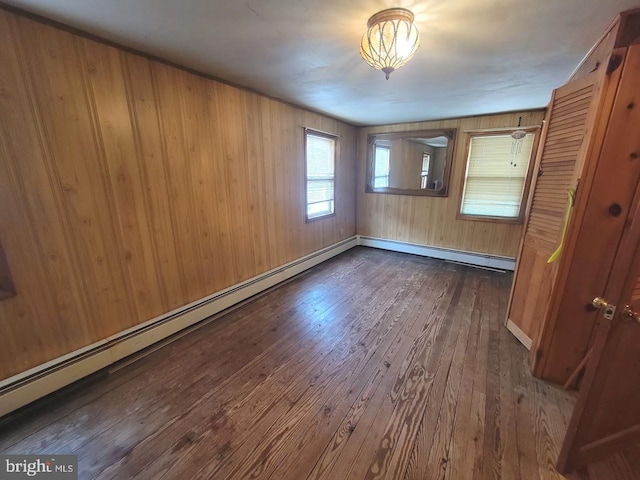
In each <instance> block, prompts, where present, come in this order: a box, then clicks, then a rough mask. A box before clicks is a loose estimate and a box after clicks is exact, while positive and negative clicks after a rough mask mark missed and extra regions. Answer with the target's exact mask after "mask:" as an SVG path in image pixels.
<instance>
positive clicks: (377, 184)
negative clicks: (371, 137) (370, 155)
mask: <svg viewBox="0 0 640 480" xmlns="http://www.w3.org/2000/svg"><path fill="white" fill-rule="evenodd" d="M390 158H391V147H388V146H385V145H376V147H375V151H374V162H373V188H386V187H388V186H389V159H390Z"/></svg>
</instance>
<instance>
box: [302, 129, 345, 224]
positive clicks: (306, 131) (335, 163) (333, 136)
mask: <svg viewBox="0 0 640 480" xmlns="http://www.w3.org/2000/svg"><path fill="white" fill-rule="evenodd" d="M309 135H313V136H315V137H322V138H327V139H330V140H333V146H334V147H333V212H331V213H327V214H324V215H319V216H317V217H311V218H309V214H308V210H309V204H308V203H307V199H308V185H309V177H308V175H307V163H308V162H307V139H308V138H309ZM339 138H340V136H339V135H336V134H332V133H328V132H322V131H320V130H315V129H313V128H304V142H303V143H304V144H303V147H302V148H303V156H304V203H303V205H304V218H305V223H311V222H315V221H317V220H322V219H325V218H330V217H335V216H336V208H337V205H338V201H337V197H338V189H337V185H338V181H337V178H338V155H339V152H340V142H339V141H338V140H339Z"/></svg>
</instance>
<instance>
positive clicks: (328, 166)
mask: <svg viewBox="0 0 640 480" xmlns="http://www.w3.org/2000/svg"><path fill="white" fill-rule="evenodd" d="M305 156H306V159H305V165H306V182H305V185H306V191H307V221H309V220H315V219H318V218H322V217H326V216H329V215H333V214H334V212H335V184H336V175H335V171H336V137H334V136H332V135H327V134H324V133H320V132H314V131H312V130H306V132H305Z"/></svg>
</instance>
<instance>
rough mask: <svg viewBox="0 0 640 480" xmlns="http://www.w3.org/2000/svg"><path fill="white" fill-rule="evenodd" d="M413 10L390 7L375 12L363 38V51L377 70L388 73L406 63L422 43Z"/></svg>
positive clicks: (361, 44)
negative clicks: (414, 20) (414, 22)
mask: <svg viewBox="0 0 640 480" xmlns="http://www.w3.org/2000/svg"><path fill="white" fill-rule="evenodd" d="M413 18H414V16H413V13H411V11H409V10H407V9H406V8H389V9H387V10H382V11H381V12H378V13H376V14H375V15H373V16H372V17H371V18H370V19H369V21H368V22H367V31H366V32H365V34H364V35H363V36H362V41H361V42H360V55H362V58H364V60H365V62H367V63H368V64H369V65H371V66H372V67H373V68H375V69H376V70H382V71H383V72H384V73H385V75H386V77H387V80H389V74H391V72H393V71H394V70H397V69H398V68H400V67H402V66H403V65H404V64H405V63H407V62H408V61H409V60H410V59H411V57H413V54H414V53H416V50H417V49H418V46H419V45H420V35H419V34H418V29H417V28H416V26H415V25H414V24H413Z"/></svg>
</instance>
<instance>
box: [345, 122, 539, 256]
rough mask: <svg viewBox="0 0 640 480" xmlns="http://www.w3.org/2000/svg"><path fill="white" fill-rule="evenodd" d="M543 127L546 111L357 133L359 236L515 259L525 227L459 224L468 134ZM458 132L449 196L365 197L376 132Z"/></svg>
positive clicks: (425, 123)
mask: <svg viewBox="0 0 640 480" xmlns="http://www.w3.org/2000/svg"><path fill="white" fill-rule="evenodd" d="M520 117H522V125H525V126H530V125H540V124H541V123H542V120H543V119H544V111H543V110H534V111H524V112H515V113H507V114H496V115H484V116H476V117H467V118H459V119H450V120H441V121H431V122H416V123H403V124H394V125H380V126H375V127H363V128H359V129H358V185H357V199H358V205H357V208H358V214H357V219H358V234H360V235H368V236H372V237H378V238H384V239H388V240H396V241H401V242H410V243H417V244H421V245H428V246H435V247H443V248H451V249H455V250H463V251H467V252H477V253H486V254H492V255H502V256H507V257H515V256H516V255H517V254H518V246H519V244H520V237H521V235H522V225H513V224H506V223H496V222H487V221H471V220H458V219H456V212H457V209H458V199H459V196H460V194H461V187H462V177H463V175H464V166H465V163H466V157H465V155H466V144H467V139H468V133H465V131H468V130H477V129H487V128H503V127H514V126H516V125H518V119H519V118H520ZM446 128H456V129H457V130H458V131H457V136H456V142H455V150H454V158H453V165H452V166H453V170H452V172H451V179H450V181H449V196H448V197H445V198H439V197H422V196H407V195H388V194H381V193H365V175H366V161H367V158H366V155H367V136H368V135H369V134H371V133H389V132H406V131H413V130H429V129H446Z"/></svg>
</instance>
